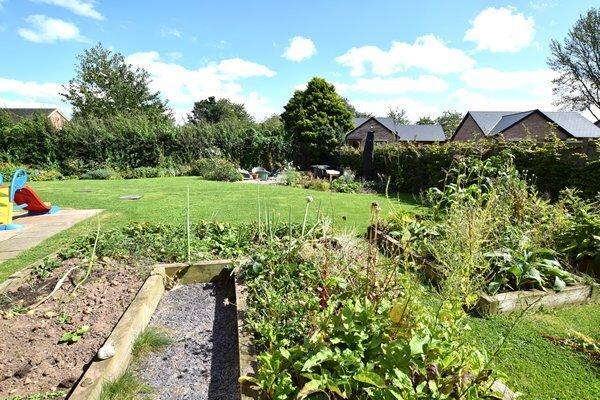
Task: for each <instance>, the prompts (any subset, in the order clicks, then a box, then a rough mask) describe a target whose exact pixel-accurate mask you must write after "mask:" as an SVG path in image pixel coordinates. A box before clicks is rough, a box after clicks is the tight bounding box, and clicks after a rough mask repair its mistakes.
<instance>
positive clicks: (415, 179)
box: [338, 140, 600, 199]
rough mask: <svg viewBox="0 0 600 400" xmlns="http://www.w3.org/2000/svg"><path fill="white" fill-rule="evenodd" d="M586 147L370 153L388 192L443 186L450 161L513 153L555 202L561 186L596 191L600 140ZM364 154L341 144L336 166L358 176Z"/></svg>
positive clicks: (496, 144) (404, 147)
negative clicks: (385, 182) (385, 181)
mask: <svg viewBox="0 0 600 400" xmlns="http://www.w3.org/2000/svg"><path fill="white" fill-rule="evenodd" d="M585 147H586V145H584V144H581V143H577V142H569V141H563V140H552V141H547V142H543V143H539V142H533V141H528V140H523V141H518V142H502V141H476V142H475V141H474V142H448V143H442V144H430V145H427V146H417V145H415V144H413V143H395V144H389V145H384V146H377V147H375V150H374V163H375V170H376V171H377V173H378V174H381V175H384V176H385V178H389V179H390V188H391V189H392V190H397V191H400V192H409V193H420V192H421V191H423V190H425V189H427V188H429V187H433V186H435V187H438V188H441V187H442V186H443V184H444V179H445V178H446V171H448V170H449V169H450V168H451V166H452V162H453V161H454V160H455V159H457V158H463V159H464V158H466V157H470V156H474V157H476V158H482V159H487V158H489V157H492V156H494V155H498V154H500V153H502V152H508V153H510V154H512V156H513V160H514V165H515V167H516V168H517V170H519V171H520V172H522V173H524V174H526V175H527V176H528V178H529V179H531V180H532V181H533V183H534V184H535V186H536V187H537V188H538V190H540V191H541V192H542V193H545V194H548V195H550V196H551V197H552V198H555V199H556V198H558V195H559V193H560V191H561V190H563V189H564V188H575V189H579V190H580V191H581V192H582V194H583V195H584V196H585V197H594V196H595V195H596V194H597V193H598V192H600V172H599V171H600V141H596V142H590V143H588V144H587V150H586V149H585ZM361 157H362V154H361V152H360V151H359V150H357V149H353V148H350V147H348V146H345V147H343V148H341V149H340V151H339V154H338V158H339V159H340V165H342V166H344V167H350V168H351V169H353V170H355V171H358V172H360V170H361V166H362V158H361Z"/></svg>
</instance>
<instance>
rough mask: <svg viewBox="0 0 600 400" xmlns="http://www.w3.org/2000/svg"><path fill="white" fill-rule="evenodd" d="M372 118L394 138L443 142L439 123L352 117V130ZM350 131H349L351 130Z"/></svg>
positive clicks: (442, 132)
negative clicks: (416, 123) (392, 134)
mask: <svg viewBox="0 0 600 400" xmlns="http://www.w3.org/2000/svg"><path fill="white" fill-rule="evenodd" d="M370 119H374V120H376V121H377V122H379V123H380V124H381V125H383V126H384V127H386V128H387V129H389V130H390V132H393V133H394V134H395V135H396V140H402V141H412V140H414V141H417V142H444V141H445V140H446V135H444V129H443V128H442V126H441V125H402V124H396V123H395V122H394V120H393V119H392V118H387V117H369V118H354V130H356V129H357V128H358V127H360V126H362V125H364V124H365V123H366V122H367V121H369V120H370ZM354 130H352V131H350V132H349V133H351V132H353V131H354Z"/></svg>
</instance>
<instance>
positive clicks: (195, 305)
mask: <svg viewBox="0 0 600 400" xmlns="http://www.w3.org/2000/svg"><path fill="white" fill-rule="evenodd" d="M228 296H230V298H231V301H230V303H231V304H228V300H227V298H228ZM233 296H234V294H233V287H232V285H231V284H226V283H221V282H217V283H198V284H192V285H182V286H178V287H176V288H174V289H173V290H171V291H170V292H168V293H167V294H166V295H165V297H164V298H163V299H162V301H161V302H160V304H159V306H158V309H157V311H156V313H155V314H154V316H153V317H152V321H151V322H150V325H153V326H161V327H166V328H167V329H169V330H170V331H171V332H172V334H171V336H172V338H173V339H174V340H175V342H174V343H173V344H172V345H170V346H168V347H166V348H165V349H164V350H163V351H160V352H157V353H153V354H150V355H148V356H147V357H145V358H144V359H143V360H142V361H141V362H140V363H139V364H138V365H137V367H136V368H135V369H136V371H137V372H138V374H139V375H140V377H141V378H143V379H144V380H145V381H146V382H148V383H149V384H150V386H152V387H153V388H154V389H155V390H156V394H157V395H158V398H160V399H173V400H184V399H185V400H191V399H194V400H196V399H198V400H200V399H210V400H217V399H219V400H229V399H236V400H238V399H239V398H240V394H239V386H238V374H239V360H238V353H237V351H238V348H237V322H236V309H235V305H234V304H235V303H234V302H233Z"/></svg>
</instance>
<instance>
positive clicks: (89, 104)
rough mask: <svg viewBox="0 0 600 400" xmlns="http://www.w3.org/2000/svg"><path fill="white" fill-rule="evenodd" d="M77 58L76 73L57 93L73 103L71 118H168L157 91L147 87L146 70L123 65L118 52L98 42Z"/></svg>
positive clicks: (167, 111) (168, 111)
mask: <svg viewBox="0 0 600 400" xmlns="http://www.w3.org/2000/svg"><path fill="white" fill-rule="evenodd" d="M77 59H78V62H79V63H78V64H77V66H76V76H75V77H74V78H73V79H71V80H70V81H69V83H68V84H67V85H65V86H64V89H65V92H64V93H61V95H62V96H63V97H64V98H65V99H66V100H67V101H68V102H69V103H71V105H72V106H73V116H74V117H75V118H77V117H84V118H86V117H97V118H105V117H109V116H114V115H116V114H140V115H145V116H147V117H151V118H160V119H164V118H169V117H170V110H169V109H168V107H167V104H166V102H164V101H163V100H161V98H160V94H159V93H158V92H152V91H150V89H149V83H150V76H149V74H148V72H147V71H145V70H144V69H143V68H134V67H133V66H132V65H130V64H127V62H126V61H125V58H124V57H123V55H122V54H120V53H116V52H112V51H110V50H108V49H106V48H104V47H103V46H102V44H100V43H98V44H97V45H96V46H94V47H92V48H90V49H87V50H85V51H84V52H83V54H81V55H79V56H78V57H77Z"/></svg>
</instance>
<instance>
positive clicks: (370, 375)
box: [353, 371, 387, 388]
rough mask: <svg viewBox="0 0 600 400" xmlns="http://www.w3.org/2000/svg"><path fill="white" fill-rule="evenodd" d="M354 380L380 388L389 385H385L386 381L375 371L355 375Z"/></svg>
mask: <svg viewBox="0 0 600 400" xmlns="http://www.w3.org/2000/svg"><path fill="white" fill-rule="evenodd" d="M353 378H354V380H356V381H358V382H362V383H366V384H367V385H371V386H376V387H378V388H384V387H386V386H387V385H386V384H385V379H383V378H382V377H381V376H380V375H379V374H377V373H375V372H373V371H363V372H359V373H358V374H356V375H354V377H353Z"/></svg>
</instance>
